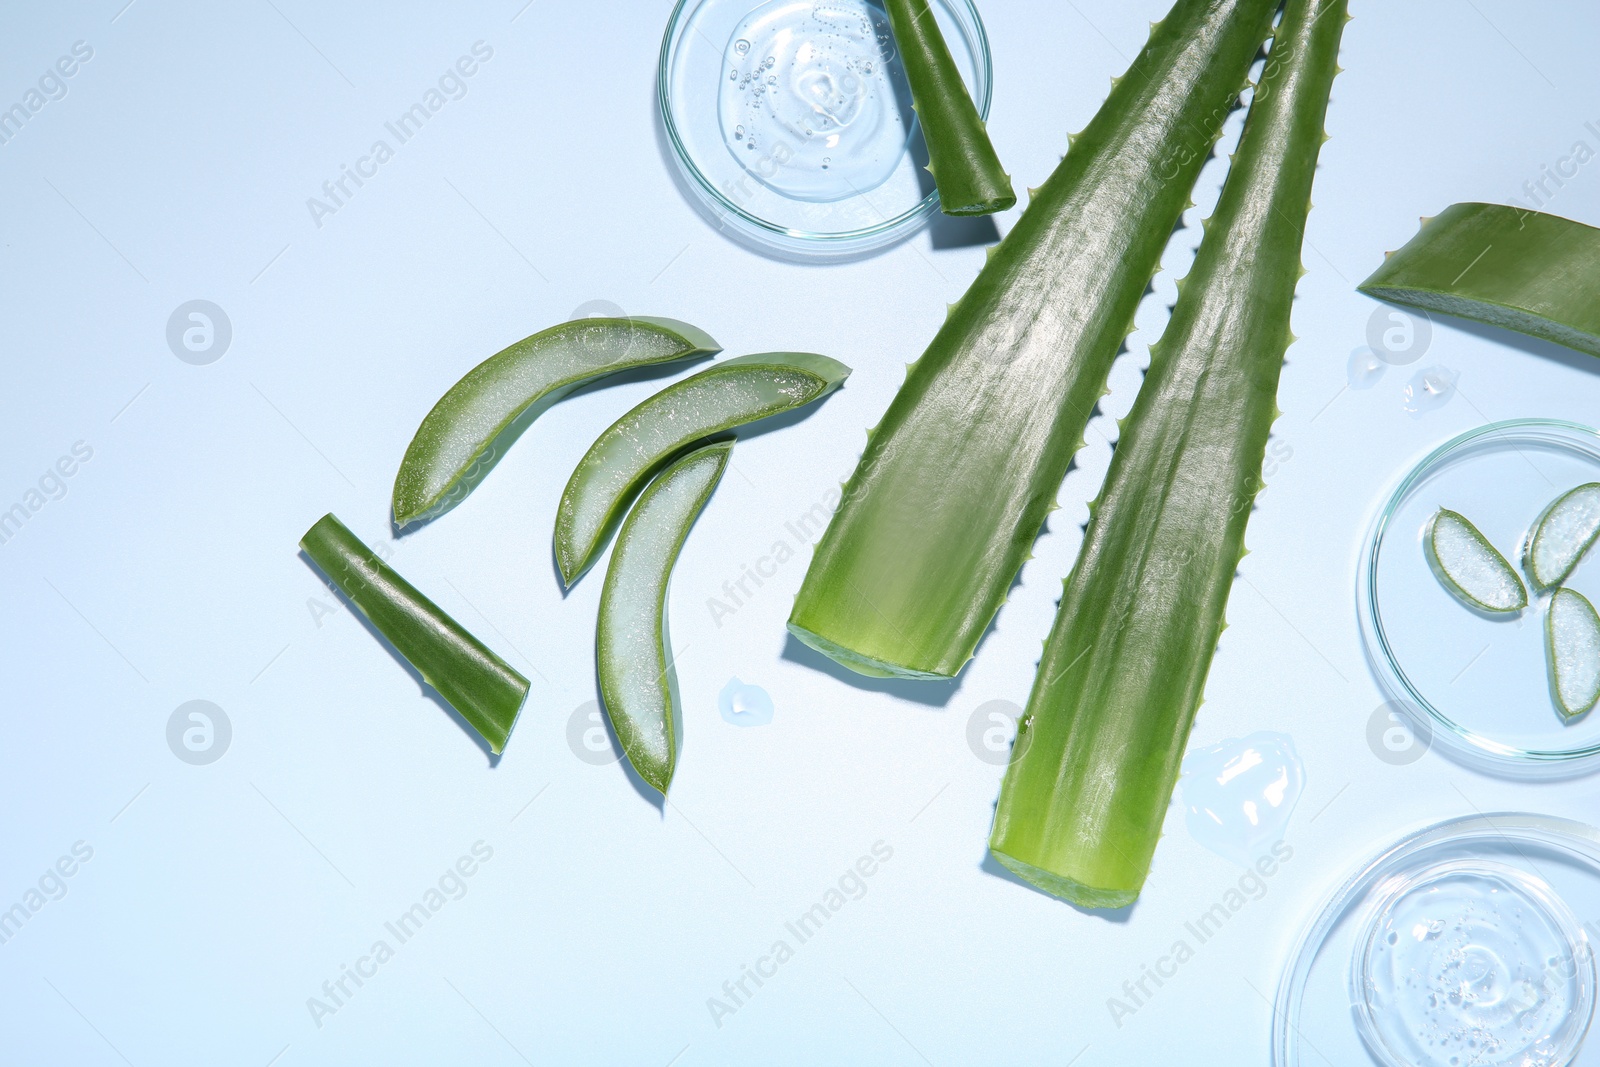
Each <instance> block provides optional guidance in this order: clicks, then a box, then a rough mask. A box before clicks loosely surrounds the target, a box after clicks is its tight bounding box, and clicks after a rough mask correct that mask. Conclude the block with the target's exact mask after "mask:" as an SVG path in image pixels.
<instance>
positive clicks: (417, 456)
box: [394, 318, 721, 527]
mask: <svg viewBox="0 0 1600 1067" xmlns="http://www.w3.org/2000/svg"><path fill="white" fill-rule="evenodd" d="M720 351H721V349H720V348H719V347H718V345H717V342H715V341H713V340H712V339H711V338H710V336H708V335H707V334H706V333H705V332H704V331H702V330H698V329H696V328H695V327H693V326H690V325H689V324H688V323H685V322H678V321H676V320H673V319H653V318H630V319H575V320H573V321H572V322H563V323H561V324H560V325H559V326H552V327H550V328H549V329H548V330H542V331H540V332H539V333H536V334H534V335H533V336H532V337H525V338H523V339H522V340H521V341H518V342H517V343H516V344H514V345H512V346H511V347H509V348H506V349H503V350H501V351H500V352H497V353H495V354H494V355H492V356H490V357H489V358H488V359H486V360H484V361H483V362H482V363H480V364H478V365H477V366H476V367H474V368H472V370H470V371H468V372H467V373H466V375H465V376H464V377H463V378H462V379H461V380H460V381H458V382H456V384H455V385H452V386H451V387H450V389H449V390H448V391H447V392H446V393H445V394H444V396H442V397H440V398H439V402H438V403H436V404H434V405H433V410H431V411H429V412H428V415H427V417H426V418H424V419H423V420H422V425H421V426H419V427H417V433H416V436H415V437H413V438H412V439H411V444H410V445H409V446H408V447H407V448H406V455H405V458H404V459H403V460H401V462H400V471H399V473H398V474H396V475H395V479H394V521H395V523H396V524H397V525H399V526H402V527H403V526H406V525H407V524H409V523H413V522H420V521H422V520H424V519H429V518H433V517H435V516H437V515H440V514H443V513H444V512H446V511H448V510H450V509H451V508H453V507H455V506H456V505H457V504H459V503H460V502H461V501H462V500H464V499H466V497H467V494H468V493H470V492H472V490H473V488H474V487H476V486H477V484H478V483H479V482H480V481H482V480H483V478H484V476H485V475H487V474H488V473H489V471H490V470H492V469H493V468H494V465H495V464H496V463H497V462H499V460H500V457H501V456H502V455H504V454H505V452H506V450H507V449H508V448H510V447H511V445H512V443H513V442H515V441H516V439H517V438H518V437H519V436H520V435H521V434H522V431H523V430H525V429H527V427H528V425H529V424H530V423H532V422H533V420H534V419H535V418H537V417H538V416H539V415H540V413H542V412H543V411H544V410H545V409H546V408H548V407H549V406H550V405H552V404H554V403H555V402H556V401H557V400H560V399H561V398H562V397H564V396H566V395H567V394H568V393H570V392H572V391H573V390H574V389H576V388H578V387H579V386H581V385H585V384H587V383H588V382H592V381H595V380H596V379H599V378H603V377H605V376H606V375H608V374H616V373H618V372H619V371H625V370H631V369H633V368H635V367H650V366H654V365H656V364H658V363H671V362H674V361H676V360H683V359H698V358H701V357H704V356H709V355H713V354H715V353H717V352H720Z"/></svg>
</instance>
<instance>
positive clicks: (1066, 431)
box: [789, 0, 1276, 678]
mask: <svg viewBox="0 0 1600 1067" xmlns="http://www.w3.org/2000/svg"><path fill="white" fill-rule="evenodd" d="M1275 7H1276V4H1275V2H1274V0H1178V3H1177V4H1175V5H1174V7H1173V9H1172V11H1171V12H1169V13H1168V15H1167V17H1166V19H1164V20H1163V21H1162V22H1159V23H1157V24H1156V25H1155V26H1153V27H1152V28H1151V31H1150V39H1149V42H1148V43H1147V44H1146V45H1145V46H1144V50H1143V51H1141V52H1140V53H1139V56H1138V58H1137V59H1135V60H1134V62H1133V65H1132V66H1130V67H1129V68H1128V71H1127V73H1126V74H1124V75H1123V76H1122V78H1121V79H1120V80H1118V81H1117V82H1116V83H1115V85H1114V86H1113V88H1112V90H1111V95H1110V96H1109V97H1108V98H1107V99H1106V102H1105V104H1104V106H1102V107H1101V108H1100V111H1099V113H1098V114H1097V115H1095V117H1094V118H1093V119H1092V120H1090V122H1089V125H1088V126H1087V127H1085V128H1084V130H1083V132H1082V133H1080V134H1078V135H1077V136H1076V137H1073V138H1072V139H1071V148H1070V149H1069V151H1068V152H1067V155H1066V158H1065V159H1063V160H1062V162H1061V165H1060V166H1058V167H1057V168H1056V170H1055V173H1054V174H1052V175H1051V176H1050V178H1049V179H1048V180H1047V181H1046V182H1045V183H1044V185H1043V186H1042V187H1041V188H1039V189H1036V190H1033V194H1032V200H1031V203H1030V204H1029V205H1028V209H1027V210H1026V211H1025V212H1023V215H1022V217H1021V219H1019V220H1018V222H1017V224H1016V226H1015V227H1013V228H1012V230H1011V232H1010V233H1008V234H1007V235H1006V237H1005V240H1003V241H1001V243H1000V244H999V245H998V246H996V247H995V249H994V250H993V251H992V252H991V254H990V258H989V261H988V263H987V264H986V265H985V266H984V268H983V270H982V272H981V273H979V275H978V277H977V279H976V280H975V281H974V282H973V283H972V286H971V287H970V288H969V289H968V290H967V292H966V294H965V295H964V296H962V298H961V300H960V302H959V303H957V304H956V305H955V306H954V307H952V308H951V310H950V314H949V316H948V318H946V320H945V323H944V325H943V327H941V328H940V330H939V332H938V334H937V335H936V336H935V337H934V339H933V342H932V343H931V344H930V345H929V346H928V349H927V351H926V352H925V353H923V356H922V358H921V359H920V360H919V361H917V362H916V363H915V364H913V365H912V367H911V368H910V370H909V372H908V374H907V376H906V380H905V383H904V384H903V385H902V386H901V387H900V392H899V394H898V395H897V396H896V397H895V398H894V401H893V403H891V404H890V405H889V410H888V411H887V412H886V413H885V414H884V416H883V419H882V421H881V422H879V423H878V426H877V427H876V428H875V429H874V430H872V431H870V432H869V435H868V439H867V447H866V451H865V452H864V453H863V454H862V457H861V461H860V464H859V465H858V466H857V467H856V471H855V473H854V475H852V476H851V478H850V481H849V483H848V484H847V486H846V488H845V492H844V499H843V502H842V503H841V505H840V507H839V510H838V511H837V512H836V513H835V515H834V517H833V521H832V523H831V524H830V525H829V527H828V530H827V532H826V533H825V534H824V535H823V538H822V540H821V542H820V543H819V544H818V546H817V549H816V554H815V556H814V557H813V558H812V561H811V567H810V570H809V571H808V572H807V574H806V578H805V582H804V584H803V585H802V586H801V588H800V593H799V596H798V597H797V598H796V600H795V605H794V610H793V612H792V614H791V615H790V617H789V629H790V630H791V631H792V632H793V633H794V634H795V636H796V637H798V638H799V639H800V640H802V641H804V642H805V643H807V644H809V645H811V646H812V647H813V648H816V649H818V650H819V651H821V652H824V653H826V654H827V655H829V656H832V657H833V658H834V659H836V660H838V661H839V662H840V663H842V664H844V665H845V666H846V667H849V668H851V669H852V670H855V671H858V672H860V673H862V674H879V675H881V674H894V675H903V676H907V677H914V678H947V677H950V676H952V675H954V674H955V673H956V672H957V671H959V670H960V669H961V666H962V664H964V663H966V661H967V660H968V659H970V658H971V656H972V652H973V649H974V648H976V647H977V644H978V639H979V637H981V636H982V634H983V631H984V629H985V628H986V627H987V626H988V625H989V622H990V620H991V619H993V618H994V615H995V612H996V611H998V610H999V608H1000V605H1001V604H1002V603H1004V601H1005V598H1006V591H1007V590H1008V589H1009V587H1010V585H1011V582H1012V579H1013V578H1015V577H1016V574H1017V571H1018V569H1019V568H1021V566H1022V563H1023V561H1024V560H1025V559H1027V558H1028V554H1029V552H1030V550H1031V548H1032V546H1033V542H1034V539H1035V538H1036V537H1037V536H1038V534H1039V529H1040V527H1041V526H1042V525H1043V523H1044V520H1045V517H1046V515H1047V514H1048V512H1050V511H1051V510H1052V509H1053V508H1054V505H1055V498H1056V493H1057V491H1058V490H1059V489H1060V488H1061V480H1062V478H1064V477H1065V476H1066V473H1067V467H1068V465H1069V464H1070V463H1071V461H1072V457H1073V454H1074V453H1075V452H1077V450H1078V449H1079V448H1080V447H1081V446H1082V444H1083V432H1084V429H1085V427H1086V426H1087V425H1088V422H1089V417H1090V415H1091V414H1092V413H1093V412H1094V407H1095V404H1096V402H1097V401H1098V400H1099V398H1100V397H1101V396H1102V395H1103V394H1104V392H1105V382H1106V375H1107V373H1108V372H1109V371H1110V368H1111V363H1112V361H1113V359H1114V358H1115V356H1116V353H1117V348H1118V346H1119V345H1120V344H1121V343H1122V341H1123V339H1124V338H1126V337H1127V336H1128V334H1129V332H1130V331H1131V330H1132V328H1133V313H1134V310H1135V309H1136V308H1137V307H1138V304H1139V300H1140V297H1141V296H1142V295H1143V293H1144V290H1145V287H1146V285H1148V284H1149V281H1150V278H1151V275H1153V274H1154V273H1155V269H1156V266H1157V263H1158V261H1159V259H1160V256H1161V252H1162V249H1163V248H1165V247H1166V244H1167V239H1168V238H1169V237H1170V236H1171V233H1172V228H1173V226H1174V225H1175V224H1176V223H1177V221H1178V217H1179V215H1180V213H1181V212H1182V211H1183V209H1184V207H1185V206H1187V204H1188V203H1189V193H1190V190H1191V189H1192V188H1193V186H1194V181H1195V177H1196V175H1197V174H1198V173H1199V171H1200V167H1201V165H1202V164H1203V163H1204V162H1205V160H1206V158H1207V157H1208V156H1209V155H1210V152H1211V148H1212V145H1213V144H1214V143H1215V141H1216V138H1217V134H1218V132H1219V131H1220V130H1221V128H1222V122H1223V120H1224V119H1225V118H1226V117H1227V115H1228V112H1229V109H1230V108H1231V107H1232V106H1233V104H1234V102H1235V100H1236V99H1237V98H1238V95H1239V90H1240V89H1241V88H1242V87H1243V85H1244V81H1245V74H1246V72H1247V71H1248V69H1249V66H1250V61H1251V59H1252V58H1253V57H1254V56H1255V54H1256V50H1257V49H1258V48H1259V47H1260V45H1261V42H1262V41H1263V40H1264V39H1265V38H1266V35H1267V30H1268V28H1269V24H1270V20H1271V16H1272V12H1273V9H1274V8H1275Z"/></svg>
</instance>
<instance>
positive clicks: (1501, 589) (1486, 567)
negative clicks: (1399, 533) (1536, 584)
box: [1428, 508, 1528, 613]
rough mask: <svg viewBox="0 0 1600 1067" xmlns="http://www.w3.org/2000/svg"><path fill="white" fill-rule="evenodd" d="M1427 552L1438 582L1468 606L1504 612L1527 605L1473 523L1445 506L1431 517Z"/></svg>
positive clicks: (1510, 571)
mask: <svg viewBox="0 0 1600 1067" xmlns="http://www.w3.org/2000/svg"><path fill="white" fill-rule="evenodd" d="M1428 555H1429V558H1430V560H1431V562H1432V563H1433V565H1434V572H1435V573H1436V574H1437V575H1438V577H1439V582H1440V584H1441V585H1443V586H1444V587H1445V588H1446V589H1447V590H1449V591H1450V592H1451V593H1452V594H1453V595H1454V596H1455V597H1456V599H1457V600H1460V601H1461V602H1462V603H1463V604H1466V605H1467V606H1468V607H1472V608H1477V609H1478V610H1480V611H1490V612H1496V613H1507V612H1513V611H1521V610H1522V609H1523V608H1525V607H1527V606H1528V591H1527V589H1526V588H1524V587H1523V584H1522V579H1521V578H1518V577H1517V572H1516V571H1515V570H1513V569H1512V568H1511V564H1509V563H1507V562H1506V558H1505V557H1504V556H1502V555H1501V554H1500V553H1499V551H1497V550H1496V549H1495V547H1494V546H1493V545H1491V544H1490V543H1489V539H1488V538H1486V537H1484V536H1483V534H1481V533H1479V532H1478V528H1477V527H1476V526H1474V525H1472V523H1470V522H1468V521H1467V520H1466V519H1465V518H1463V517H1462V516H1461V515H1459V514H1457V513H1456V512H1454V511H1450V510H1449V509H1448V508H1440V509H1439V511H1438V514H1436V515H1434V517H1433V522H1432V524H1431V526H1430V528H1429V531H1428Z"/></svg>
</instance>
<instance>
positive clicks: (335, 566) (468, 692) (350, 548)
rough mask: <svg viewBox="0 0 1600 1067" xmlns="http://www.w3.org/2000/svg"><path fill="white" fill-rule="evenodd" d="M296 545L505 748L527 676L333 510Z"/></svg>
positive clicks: (494, 744) (492, 744)
mask: <svg viewBox="0 0 1600 1067" xmlns="http://www.w3.org/2000/svg"><path fill="white" fill-rule="evenodd" d="M300 547H301V548H302V549H304V550H305V553H306V555H308V556H310V557H311V561H312V562H313V563H315V564H316V565H317V566H318V567H319V568H321V570H322V573H323V574H326V575H327V576H328V580H329V581H331V582H333V584H334V585H335V586H337V587H338V588H339V591H340V592H341V593H343V594H344V595H345V596H347V597H349V598H350V602H351V603H352V604H354V605H355V606H356V607H357V608H358V609H360V611H361V614H363V615H365V616H366V617H367V619H368V620H369V621H371V623H372V625H373V626H374V627H375V628H376V629H377V631H378V632H379V633H380V634H382V635H383V636H384V637H385V638H387V639H388V641H389V643H390V644H391V645H393V646H394V647H395V651H397V652H399V653H400V654H401V655H402V656H404V657H405V658H406V662H407V663H409V664H411V665H412V666H413V667H415V668H416V669H417V673H418V674H421V675H422V680H423V681H424V682H426V683H428V684H429V685H431V686H433V688H434V689H435V690H437V691H438V693H439V695H440V696H442V697H444V698H445V699H446V700H448V701H449V702H450V706H451V707H453V708H455V709H456V710H457V711H459V712H460V713H461V717H462V718H463V719H466V720H467V722H468V723H470V724H471V725H472V728H473V729H474V730H477V731H478V733H480V734H482V735H483V738H484V740H485V741H488V742H489V748H490V750H491V751H493V752H496V753H498V752H499V751H500V750H501V749H503V748H505V745H506V740H507V739H508V738H510V736H511V728H512V726H514V725H515V724H516V721H517V713H518V711H520V710H521V708H522V702H523V700H524V699H525V698H526V697H527V695H528V680H527V679H526V678H524V677H523V676H522V675H520V674H518V673H517V672H516V671H514V670H512V669H511V667H510V666H508V665H507V664H506V661H505V660H503V659H501V658H500V657H499V656H497V655H495V654H494V653H493V652H491V651H490V650H489V649H488V648H486V647H484V644H483V642H481V641H479V640H478V639H477V638H476V637H473V636H472V635H471V634H470V633H468V632H467V631H466V629H465V628H464V627H463V626H462V625H461V624H460V623H458V622H456V621H455V620H454V619H452V618H451V617H450V616H448V615H446V614H445V613H444V612H443V611H442V610H440V608H439V607H438V606H437V605H436V604H434V602H433V601H431V600H429V599H428V598H427V597H425V596H423V595H422V594H421V593H419V592H417V589H416V587H415V586H413V585H412V584H411V583H410V582H408V581H406V580H405V579H404V578H402V577H400V575H398V574H396V573H395V572H394V569H393V568H391V567H390V566H389V565H388V564H387V563H385V562H383V560H381V559H379V558H378V557H377V556H376V555H374V554H373V552H372V550H371V549H370V548H368V547H367V546H366V545H364V544H362V543H361V539H360V538H358V537H357V536H356V535H355V534H353V533H351V532H350V530H349V529H348V528H347V527H346V526H345V524H344V523H342V522H340V521H339V520H338V519H336V518H334V517H333V516H332V515H324V516H323V517H322V518H321V519H319V520H318V521H317V523H316V525H315V526H313V527H311V529H309V530H307V531H306V534H305V536H304V537H302V538H301V539H300Z"/></svg>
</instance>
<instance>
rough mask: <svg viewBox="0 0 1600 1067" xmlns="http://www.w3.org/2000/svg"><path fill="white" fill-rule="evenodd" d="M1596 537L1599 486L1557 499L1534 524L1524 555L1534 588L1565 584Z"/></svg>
mask: <svg viewBox="0 0 1600 1067" xmlns="http://www.w3.org/2000/svg"><path fill="white" fill-rule="evenodd" d="M1596 537H1600V482H1589V483H1587V484H1585V485H1580V486H1578V487H1577V488H1576V489H1569V490H1568V491H1567V492H1565V493H1563V494H1561V495H1560V496H1558V497H1556V499H1555V501H1554V502H1553V503H1551V505H1550V506H1549V507H1548V508H1546V509H1545V511H1544V514H1543V515H1541V516H1539V520H1538V521H1537V522H1536V523H1534V525H1533V533H1532V534H1531V535H1530V536H1529V538H1528V548H1527V551H1526V552H1525V553H1524V554H1523V563H1524V564H1525V565H1526V567H1527V569H1528V577H1530V578H1532V579H1533V584H1534V587H1535V588H1538V589H1549V588H1550V587H1551V586H1555V585H1560V584H1561V583H1562V582H1564V581H1566V580H1567V576H1568V575H1570V574H1571V573H1572V570H1573V568H1574V567H1576V566H1577V565H1578V561H1579V560H1581V559H1582V558H1583V555H1584V553H1585V552H1588V551H1589V547H1590V546H1591V545H1593V544H1594V542H1595V538H1596Z"/></svg>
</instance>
